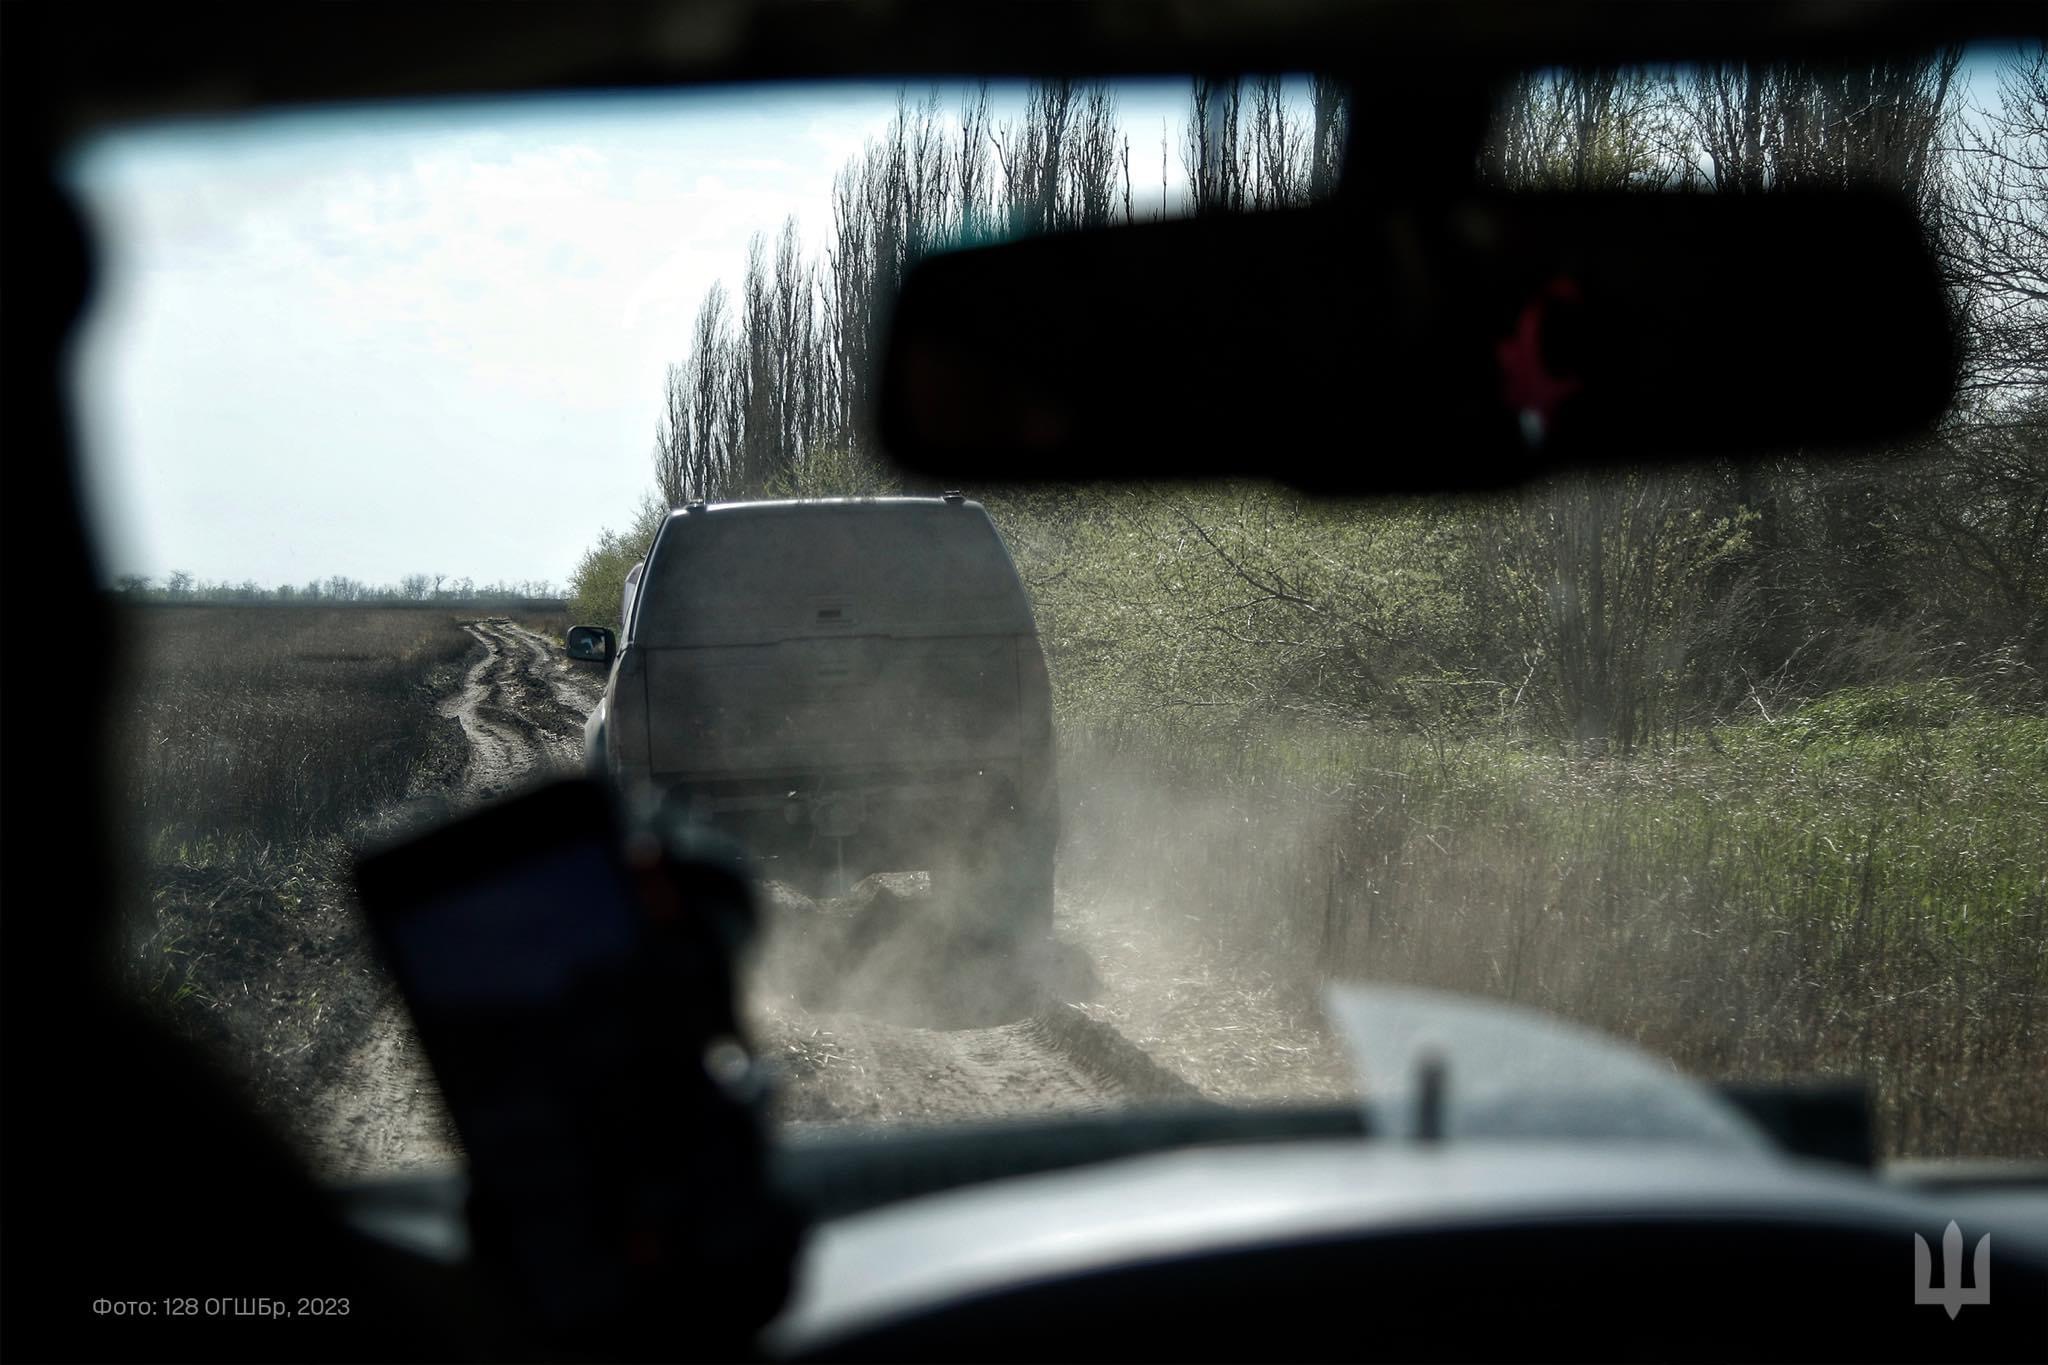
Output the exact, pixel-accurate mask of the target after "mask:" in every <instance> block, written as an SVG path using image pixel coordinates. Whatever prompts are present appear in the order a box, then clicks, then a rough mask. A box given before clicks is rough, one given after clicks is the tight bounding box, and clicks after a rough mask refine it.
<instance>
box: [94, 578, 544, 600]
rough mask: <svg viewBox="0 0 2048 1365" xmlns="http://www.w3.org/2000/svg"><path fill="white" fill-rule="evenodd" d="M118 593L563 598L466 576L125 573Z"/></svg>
mask: <svg viewBox="0 0 2048 1365" xmlns="http://www.w3.org/2000/svg"><path fill="white" fill-rule="evenodd" d="M114 594H115V596H117V597H118V598H120V599H121V600H122V601H126V602H157V603H172V604H178V603H191V604H225V605H256V604H262V605H269V606H437V605H446V606H464V607H490V606H521V607H525V606H531V605H534V604H537V603H560V602H561V601H562V600H563V594H562V592H561V590H560V589H559V588H557V587H556V586H555V585H554V584H553V583H550V582H548V581H547V580H545V579H519V580H516V581H502V580H501V581H498V582H493V583H484V584H479V583H477V581H476V580H475V579H473V578H469V577H467V576H465V577H461V578H455V577H452V576H450V575H448V574H438V573H436V574H427V573H415V574H407V575H405V577H403V578H401V579H400V580H399V581H398V582H396V583H382V584H377V583H366V582H364V581H362V580H360V579H355V578H349V577H346V576H344V575H341V574H335V575H333V576H331V577H328V578H309V579H307V580H306V581H305V582H304V583H278V584H275V585H273V586H269V587H265V586H264V585H263V584H260V583H258V582H257V581H256V580H255V579H253V578H245V579H243V580H242V581H241V582H239V583H237V582H229V581H226V580H213V579H202V578H195V577H193V576H192V575H191V574H189V573H185V572H183V571H174V572H172V573H169V574H166V575H165V576H164V578H163V580H162V581H161V582H159V581H158V580H156V579H155V578H153V577H150V576H148V575H145V574H122V575H120V576H119V577H118V578H116V579H115V580H114Z"/></svg>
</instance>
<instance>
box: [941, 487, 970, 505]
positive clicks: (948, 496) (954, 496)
mask: <svg viewBox="0 0 2048 1365" xmlns="http://www.w3.org/2000/svg"><path fill="white" fill-rule="evenodd" d="M939 496H941V497H943V498H944V499H945V500H946V501H947V502H950V503H952V504H953V505H954V506H955V507H958V506H959V505H960V504H961V503H963V502H966V501H967V495H966V494H965V493H962V492H961V491H960V490H959V489H957V488H948V489H947V490H946V491H945V492H944V493H942V494H940V495H939Z"/></svg>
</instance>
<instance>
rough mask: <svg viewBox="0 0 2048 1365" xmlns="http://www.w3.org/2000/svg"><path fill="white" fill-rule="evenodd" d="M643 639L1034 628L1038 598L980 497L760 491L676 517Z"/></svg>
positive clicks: (682, 642)
mask: <svg viewBox="0 0 2048 1365" xmlns="http://www.w3.org/2000/svg"><path fill="white" fill-rule="evenodd" d="M641 592H642V594H643V600H642V602H641V604H640V613H639V617H638V619H637V620H636V621H635V622H634V630H633V638H634V639H635V640H636V641H638V642H639V643H642V644H645V645H650V646H654V647H657V648H658V647H664V646H696V645H736V644H761V643H768V642H771V641H776V640H787V639H803V638H811V637H815V636H821V635H826V636H829V635H835V634H845V635H923V636H929V635H1020V634H1027V635H1028V634H1030V633H1032V631H1033V629H1034V627H1033V624H1032V620H1031V608H1030V604H1029V603H1028V601H1027V600H1026V599H1025V596H1024V588H1023V585H1022V584H1021V583H1020V582H1019V581H1018V579H1017V571H1016V569H1015V567H1014V566H1012V564H1011V563H1010V556H1009V552H1008V551H1007V550H1006V549H1005V548H1004V546H1003V543H1002V539H1001V537H999V536H998V535H997V534H996V529H995V526H994V524H993V523H992V522H990V521H989V519H988V515H987V513H985V512H983V511H982V510H981V509H980V508H979V507H977V506H974V505H972V504H969V505H966V506H947V505H945V504H943V503H936V502H923V501H917V502H911V501H903V502H892V501H887V500H874V501H866V502H847V503H785V504H777V503H760V504H747V505H741V506H735V507H715V508H712V509H710V510H709V511H703V512H693V513H686V514H679V515H677V516H675V517H672V518H671V519H670V521H669V524H668V526H667V528H666V529H665V530H664V531H663V532H662V535H661V538H660V541H659V542H658V544H657V545H656V547H655V552H654V558H653V560H652V562H651V563H650V564H649V566H648V569H647V573H646V575H645V578H644V580H643V582H642V584H641Z"/></svg>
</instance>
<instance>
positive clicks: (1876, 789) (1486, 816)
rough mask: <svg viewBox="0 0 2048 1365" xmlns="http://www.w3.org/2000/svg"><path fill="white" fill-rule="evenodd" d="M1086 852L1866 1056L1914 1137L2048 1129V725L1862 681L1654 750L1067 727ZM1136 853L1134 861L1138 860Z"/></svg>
mask: <svg viewBox="0 0 2048 1365" xmlns="http://www.w3.org/2000/svg"><path fill="white" fill-rule="evenodd" d="M1066 749H1067V754H1066V766H1065V769H1064V773H1065V776H1064V779H1063V781H1064V785H1065V786H1066V788H1067V791H1068V799H1069V802H1070V819H1069V825H1068V828H1069V831H1070V840H1071V842H1072V844H1073V847H1072V848H1071V849H1070V852H1069V857H1070V859H1073V860H1078V862H1079V863H1080V864H1081V865H1092V870H1093V871H1094V873H1095V874H1096V875H1098V876H1101V877H1104V878H1107V879H1109V880H1110V881H1111V882H1113V883H1115V884H1118V885H1120V886H1121V888H1122V889H1124V890H1125V891H1127V892H1130V893H1133V894H1137V895H1141V896H1146V897H1150V898H1153V899H1156V900H1157V901H1159V902H1160V903H1163V904H1172V905H1174V906H1175V907H1176V908H1177V909H1179V910H1181V911H1183V912H1185V913H1189V914H1192V915H1193V916H1194V917H1195V924H1196V925H1197V926H1198V932H1201V933H1203V934H1206V935H1208V936H1210V937H1212V938H1213V939H1214V941H1215V943H1216V946H1217V947H1218V949H1219V950H1221V951H1229V952H1237V953H1244V952H1258V953H1260V954H1263V955H1265V956H1266V957H1267V958H1269V959H1276V960H1278V961H1280V962H1282V963H1284V964H1285V965H1286V969H1287V970H1288V972H1289V973H1291V975H1292V976H1293V978H1294V979H1296V980H1298V981H1300V982H1302V983H1303V989H1304V991H1307V990H1309V989H1311V988H1312V985H1313V983H1316V982H1320V981H1321V980H1324V979H1327V978H1330V977H1340V976H1351V977H1367V978H1375V979H1385V980H1398V981H1407V982H1414V983H1421V984H1430V985H1437V986H1442V987H1447V988H1452V989H1459V990H1467V991H1478V992H1482V993H1487V994H1493V995H1498V996H1502V997H1505V998H1510V999H1514V1000H1518V1001H1523V1002H1527V1003H1531V1004H1535V1005H1538V1006H1541V1007H1543V1008H1547V1009H1550V1010H1553V1011H1556V1012H1558V1013H1560V1014H1563V1015H1566V1016H1569V1017H1572V1018H1576V1019H1580V1020H1583V1021H1585V1022H1588V1023H1592V1024H1594V1025H1597V1026H1599V1027H1601V1028H1604V1029H1607V1030H1610V1031H1612V1032H1615V1033H1618V1034H1620V1035H1622V1036H1624V1037H1627V1038H1631V1039H1633V1040H1635V1041H1637V1042H1639V1043H1641V1044H1643V1045H1645V1046H1647V1047H1649V1048H1651V1049H1653V1050H1655V1051H1657V1052H1660V1053H1662V1054H1664V1055H1667V1056H1669V1057H1671V1058H1673V1059H1674V1060H1675V1061H1677V1062H1678V1063H1680V1064H1681V1065H1683V1066H1685V1067H1687V1068H1689V1069H1691V1070H1693V1071H1695V1072H1697V1073H1700V1074H1703V1075H1707V1076H1713V1077H1722V1078H1745V1079H1783V1078H1790V1077H1798V1076H1813V1075H1859V1076H1862V1077H1865V1078H1867V1079H1868V1080H1870V1081H1871V1082H1872V1083H1873V1085H1874V1086H1875V1090H1876V1094H1877V1098H1878V1105H1879V1111H1880V1120H1881V1123H1882V1129H1883V1131H1882V1139H1883V1141H1884V1143H1885V1145H1886V1146H1887V1148H1888V1149H1889V1150H1892V1151H1894V1152H1912V1153H1924V1154H1939V1153H1957V1152H1963V1153H1993V1152H2027V1153H2033V1154H2039V1153H2040V1152H2041V1151H2042V1150H2043V1148H2042V1146H2041V1143H2042V1138H2041V1136H2040V1135H2041V1134H2042V1133H2044V1132H2048V1095H2044V1093H2043V1091H2044V1087H2043V1083H2042V1080H2041V1078H2042V1077H2043V1076H2048V1030H2044V1028H2043V1024H2042V1020H2041V1017H2040V1016H2041V1007H2040V1004H2039V1002H2040V1001H2041V999H2042V998H2043V997H2044V995H2048V720H2044V719H2043V718H2042V717H2041V716H2039V715H2028V714H2008V713H2002V712H2000V711H1998V710H1996V709H1994V708H1991V707H1988V706H1984V705H1980V704H1979V703H1978V702H1977V701H1976V700H1975V699H1974V698H1972V697H1971V696H1970V695H1969V694H1968V692H1967V691H1965V690H1964V689H1962V688H1961V687H1960V686H1958V685H1955V684H1948V683H1943V684H1935V685H1931V686H1930V685H1922V686H1918V687H1896V688H1889V689H1857V690H1855V691H1849V692H1843V693H1837V694H1834V695H1833V696H1830V697H1827V698H1824V699H1822V700H1820V701H1817V702H1814V703H1811V704H1809V705H1808V706H1807V707H1805V708H1803V709H1801V710H1800V711H1798V712H1795V713H1793V714H1792V715H1790V716H1784V717H1779V718H1778V719H1777V720H1776V722H1775V723H1769V722H1765V721H1763V720H1761V719H1759V720H1758V721H1756V722H1755V723H1752V724H1741V725H1729V726H1721V727H1719V728H1717V729H1715V730H1713V731H1711V732H1703V733H1700V734H1698V735H1696V736H1693V737H1691V738H1690V739H1689V740H1688V741H1687V742H1686V743H1685V744H1684V745H1683V746H1681V747H1674V748H1672V749H1669V750H1667V751H1664V752H1661V753H1658V754H1655V755H1648V756H1641V757H1637V758H1635V759H1632V760H1627V761H1620V760H1611V761H1601V762H1593V761H1585V760H1570V759H1564V758H1558V757H1554V756H1550V755H1546V754H1542V753H1538V752H1535V751H1532V750H1529V749H1525V748H1520V747H1517V746H1515V745H1513V744H1511V743H1509V742H1507V741H1503V740H1498V739H1476V738H1475V739H1465V740H1453V741H1451V742H1450V743H1448V744H1445V745H1444V746H1443V747H1442V748H1441V749H1439V748H1438V747H1437V746H1436V745H1434V744H1432V743H1429V742H1426V741H1425V740H1422V739H1419V738H1415V737H1409V736H1398V735H1388V734H1384V733H1374V732H1372V731H1370V730H1361V729H1341V728H1334V727H1332V728H1319V729H1315V730H1309V729H1304V728H1300V727H1295V728H1282V727H1278V726H1276V725H1271V724H1258V723H1253V724H1250V725H1248V726H1241V727H1239V728H1237V729H1235V730H1232V731H1229V732H1226V733H1217V732H1215V731H1213V730H1212V731H1210V732H1208V733H1202V732H1197V731H1195V730H1193V729H1192V728H1190V727H1186V726H1182V727H1180V728H1179V729H1177V730H1175V731H1171V732H1169V731H1167V730H1165V729H1164V728H1162V727H1159V726H1157V725H1154V726H1150V727H1142V728H1137V729H1131V728H1125V729H1124V730H1122V731H1121V732H1120V733H1102V732H1090V733H1087V734H1081V733H1076V734H1073V735H1070V736H1068V737H1067V744H1066ZM1133 855H1136V856H1133Z"/></svg>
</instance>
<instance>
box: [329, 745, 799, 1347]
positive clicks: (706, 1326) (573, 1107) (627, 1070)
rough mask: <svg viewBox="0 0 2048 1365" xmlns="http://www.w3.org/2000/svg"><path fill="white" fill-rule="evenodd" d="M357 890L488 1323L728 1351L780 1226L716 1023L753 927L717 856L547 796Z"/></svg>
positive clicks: (409, 852) (757, 1124) (783, 1228)
mask: <svg viewBox="0 0 2048 1365" xmlns="http://www.w3.org/2000/svg"><path fill="white" fill-rule="evenodd" d="M356 880H357V885H358V888H359V890H360V892H361V898H362V905H363V910H364V913H365V914H366V915H367V916H368V918H369V920H370V924H371V927H372V929H373V930H374V931H375V934H376V937H377V940H378V942H379V943H380V945H381V946H382V948H383V950H384V954H385V957H386V959H387V960H388V962H389V963H390V966H391V969H392V974H393V976H394V977H395V978H396V979H397V981H398V984H399V988H400V990H401V991H402V992H403V994H404V996H405V1000H406V1004H407V1006H408V1007H409V1008H410V1010H411V1012H412V1016H413V1021H414V1023H415V1024H416V1025H417V1027H418V1029H419V1035H420V1041H421V1043H422V1044H423V1045H424V1047H425V1050H426V1053H427V1057H428V1059H429V1060H430V1061H431V1062H432V1064H433V1068H434V1073H435V1075H436V1077H437V1078H438V1079H439V1081H440V1084H441V1090H442V1094H443V1095H444V1096H445V1098H446V1100H447V1102H448V1110H449V1113H450V1116H451V1117H452V1118H453V1119H454V1122H455V1127H456V1130H457V1131H458V1133H459V1134H460V1135H461V1138H462V1143H463V1148H464V1151H465V1153H466V1155H467V1157H468V1166H469V1189H470V1196H469V1225H470V1236H469V1241H470V1245H471V1246H472V1247H473V1248H474V1256H473V1259H474V1262H475V1264H476V1265H477V1266H478V1267H479V1268H480V1269H481V1270H482V1271H483V1272H484V1274H485V1275H486V1277H487V1278H488V1279H489V1281H490V1288H491V1289H493V1290H495V1292H496V1293H497V1294H498V1295H499V1296H500V1297H501V1300H502V1304H503V1311H504V1314H505V1317H506V1318H507V1320H508V1321H511V1322H516V1323H520V1324H523V1330H525V1331H530V1332H532V1333H534V1334H536V1335H537V1336H538V1337H539V1338H540V1339H543V1340H547V1341H551V1342H552V1343H554V1344H555V1345H556V1346H557V1347H559V1348H560V1349H562V1350H564V1351H571V1350H576V1351H582V1350H594V1351H596V1352H597V1353H599V1354H601V1355H607V1356H610V1355H620V1356H636V1357H638V1356H661V1357H665V1356H669V1355H672V1354H674V1353H675V1352H676V1350H677V1349H678V1347H679V1344H680V1343H682V1342H685V1341H687V1342H688V1343H689V1349H690V1350H692V1351H696V1352H702V1353H704V1354H708V1355H710V1356H714V1357H738V1356H741V1355H745V1354H747V1353H749V1351H750V1350H751V1342H752V1338H753V1335H754V1333H755V1332H756V1331H757V1330H758V1329H759V1328H760V1327H761V1326H762V1324H764V1323H765V1322H767V1321H768V1319H769V1318H770V1317H772V1316H773V1315H774V1313H775V1312H776V1311H777V1310H778V1309H779V1308H780V1307H781V1306H782V1303H783V1300H784V1299H785V1298H786V1297H787V1294H788V1291H789V1283H790V1267H791V1265H792V1263H793V1261H794V1258H795V1255H796V1247H797V1227H796V1222H795V1219H794V1217H793V1215H791V1214H790V1213H789V1212H787V1211H786V1209H785V1208H784V1206H783V1205H782V1203H781V1202H780V1201H779V1200H778V1199H776V1198H775V1197H774V1196H772V1195H771V1194H770V1193H769V1190H768V1179H767V1174H766V1156H765V1138H764V1134H763V1128H762V1101H763V1099H764V1098H765V1087H764V1086H763V1084H762V1083H761V1079H760V1074H759V1072H758V1071H757V1069H756V1068H755V1066H754V1064H753V1060H752V1057H751V1055H750V1053H749V1052H748V1051H747V1049H746V1046H745V1044H744V1042H743V1041H742V1037H741V1029H740V1025H739V1020H738V1014H737V1005H736V998H735V996H736V986H735V979H736V974H737V960H738V955H739V953H740V952H741V951H742V949H743V948H744V946H745V944H746V942H747V940H748V939H749V938H750V937H752V935H753V933H754V930H755V926H756V922H757V916H756V911H755V907H754V903H753V891H752V887H751V886H750V884H749V882H748V879H747V876H746V873H745V871H744V869H743V866H742V864H741V860H740V858H739V855H738V853H737V851H736V850H734V849H732V848H731V847H730V846H729V845H726V844H724V843H722V842H720V841H717V840H716V839H715V837H714V836H711V835H708V834H706V833H704V832H702V831H700V830H698V829H696V828H695V827H694V826H692V825H690V824H688V823H686V822H684V821H681V820H679V819H677V818H676V817H675V816H674V815H673V814H672V813H666V812H662V811H659V810H650V811H649V812H648V813H647V814H645V815H644V816H642V817H641V818H638V819H622V818H621V816H620V813H619V812H618V811H617V810H616V809H615V807H614V804H613V802H612V800H611V798H610V795H609V794H608V792H607V790H606V789H605V788H603V787H601V786H600V785H599V784H598V783H596V782H591V781H565V782H558V783H555V784H553V785H550V786H546V787H541V788H538V789H536V790H534V791H531V792H528V793H526V794H524V795H522V796H519V797H516V798H513V799H511V800H507V801H503V802H499V803H497V804H494V805H491V806H487V807H485V808H484V809H482V810H479V811H476V812H474V813H472V814H470V815H467V816H465V817H463V818H462V819H459V820H457V821H455V822H453V823H450V824H447V825H443V826H441V827H440V828H437V829H434V830H431V831H429V832H427V833H425V834H423V835H420V836H418V837H416V838H413V839H411V840H409V841H407V842H404V843H401V844H398V845H395V846H393V847H389V848H386V849H383V850H380V851H378V852H376V853H373V854H372V855H370V856H368V857H366V858H364V859H363V860H362V861H361V862H360V863H359V864H358V866H357V869H356Z"/></svg>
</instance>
